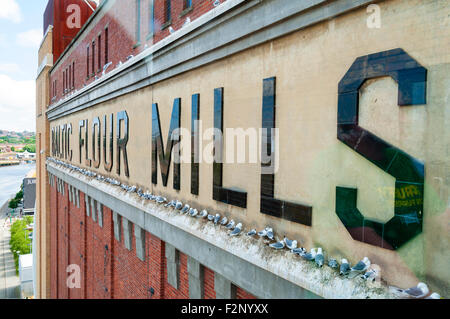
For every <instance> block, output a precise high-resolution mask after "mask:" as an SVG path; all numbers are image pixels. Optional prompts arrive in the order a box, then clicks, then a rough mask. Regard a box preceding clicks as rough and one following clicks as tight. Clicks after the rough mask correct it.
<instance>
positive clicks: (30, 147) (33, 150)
mask: <svg viewBox="0 0 450 319" xmlns="http://www.w3.org/2000/svg"><path fill="white" fill-rule="evenodd" d="M23 149H24V151H28V152H29V153H36V144H28V145H26V146H25V147H24V148H23Z"/></svg>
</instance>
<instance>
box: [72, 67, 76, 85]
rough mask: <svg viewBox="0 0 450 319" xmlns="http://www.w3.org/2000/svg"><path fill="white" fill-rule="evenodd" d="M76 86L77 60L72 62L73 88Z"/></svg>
mask: <svg viewBox="0 0 450 319" xmlns="http://www.w3.org/2000/svg"><path fill="white" fill-rule="evenodd" d="M74 88H75V62H72V89H74Z"/></svg>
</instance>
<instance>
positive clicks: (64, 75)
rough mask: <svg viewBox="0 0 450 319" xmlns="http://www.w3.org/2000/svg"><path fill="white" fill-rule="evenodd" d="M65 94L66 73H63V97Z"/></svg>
mask: <svg viewBox="0 0 450 319" xmlns="http://www.w3.org/2000/svg"><path fill="white" fill-rule="evenodd" d="M65 93H66V71H63V95H64V94H65Z"/></svg>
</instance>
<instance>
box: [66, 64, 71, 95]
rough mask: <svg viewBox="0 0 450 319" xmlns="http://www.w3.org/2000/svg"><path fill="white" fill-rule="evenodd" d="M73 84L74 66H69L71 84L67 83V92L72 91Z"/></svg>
mask: <svg viewBox="0 0 450 319" xmlns="http://www.w3.org/2000/svg"><path fill="white" fill-rule="evenodd" d="M71 83H72V65H69V82H67V91H70V89H71Z"/></svg>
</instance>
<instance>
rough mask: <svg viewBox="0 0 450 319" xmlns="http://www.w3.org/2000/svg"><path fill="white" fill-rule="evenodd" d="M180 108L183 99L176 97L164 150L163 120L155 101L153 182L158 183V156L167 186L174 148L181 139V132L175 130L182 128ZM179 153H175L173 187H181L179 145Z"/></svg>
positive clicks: (163, 179) (153, 109)
mask: <svg viewBox="0 0 450 319" xmlns="http://www.w3.org/2000/svg"><path fill="white" fill-rule="evenodd" d="M180 109H181V99H180V98H176V99H175V100H174V102H173V109H172V116H171V120H170V127H169V136H168V138H167V145H166V150H165V151H164V143H163V139H162V133H161V122H160V120H159V111H158V103H154V104H153V107H152V183H153V184H155V185H156V184H158V163H157V162H158V157H159V162H160V168H161V177H162V181H163V185H164V186H167V179H168V177H169V168H170V162H171V156H172V148H173V147H174V146H175V145H176V144H177V143H178V142H179V141H180V138H179V134H178V133H175V134H174V131H175V130H176V131H179V128H180ZM177 152H178V154H174V155H175V160H174V167H173V188H174V189H177V190H179V189H180V154H179V147H177Z"/></svg>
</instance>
